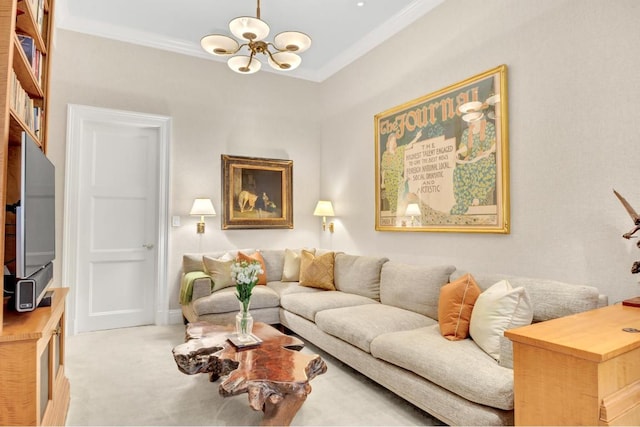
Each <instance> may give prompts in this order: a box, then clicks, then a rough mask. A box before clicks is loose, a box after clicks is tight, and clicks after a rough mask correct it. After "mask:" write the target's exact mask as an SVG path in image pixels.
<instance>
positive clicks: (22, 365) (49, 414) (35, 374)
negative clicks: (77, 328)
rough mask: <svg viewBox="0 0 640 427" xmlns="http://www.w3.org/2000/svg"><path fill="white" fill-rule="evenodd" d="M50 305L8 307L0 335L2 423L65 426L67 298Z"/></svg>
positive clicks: (60, 293) (59, 294) (56, 295)
mask: <svg viewBox="0 0 640 427" xmlns="http://www.w3.org/2000/svg"><path fill="white" fill-rule="evenodd" d="M67 292H68V288H55V289H53V301H52V304H51V307H40V308H37V309H36V310H34V311H32V312H28V313H17V312H12V311H9V310H7V311H5V313H4V314H5V316H4V321H5V326H4V328H3V330H2V333H1V334H0V425H12V426H17V425H30V426H38V425H57V426H60V425H65V420H66V417H67V410H68V408H69V399H70V387H69V380H68V379H67V377H66V375H65V372H64V350H65V330H64V323H65V299H66V296H67Z"/></svg>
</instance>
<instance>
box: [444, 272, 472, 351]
mask: <svg viewBox="0 0 640 427" xmlns="http://www.w3.org/2000/svg"><path fill="white" fill-rule="evenodd" d="M480 292H481V289H480V287H479V286H478V284H477V283H476V281H475V280H473V276H471V275H470V274H466V275H464V276H462V277H461V278H459V279H458V280H454V281H453V282H451V283H448V284H446V285H444V286H443V287H442V288H440V298H439V300H438V323H439V324H440V333H441V334H442V336H443V337H445V338H446V339H448V340H452V341H456V340H462V339H465V338H467V337H468V336H469V321H470V320H471V311H472V310H473V306H474V304H475V303H476V299H478V295H480Z"/></svg>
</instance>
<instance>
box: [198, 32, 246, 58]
mask: <svg viewBox="0 0 640 427" xmlns="http://www.w3.org/2000/svg"><path fill="white" fill-rule="evenodd" d="M200 45H201V46H202V48H203V49H204V50H206V51H207V52H209V53H211V54H213V55H216V56H225V55H233V54H234V53H236V52H237V51H238V50H240V45H239V44H238V42H237V41H235V40H234V39H232V38H231V37H227V36H223V35H222V34H210V35H208V36H204V37H203V38H202V39H201V40H200Z"/></svg>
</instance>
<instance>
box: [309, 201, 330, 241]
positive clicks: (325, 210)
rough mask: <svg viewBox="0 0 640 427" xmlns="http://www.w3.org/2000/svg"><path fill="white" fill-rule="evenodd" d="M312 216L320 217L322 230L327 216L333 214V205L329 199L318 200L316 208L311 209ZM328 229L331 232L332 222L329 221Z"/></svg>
mask: <svg viewBox="0 0 640 427" xmlns="http://www.w3.org/2000/svg"><path fill="white" fill-rule="evenodd" d="M313 215H314V216H321V217H322V231H325V230H326V229H327V217H328V216H335V214H334V213H333V205H332V204H331V202H330V201H329V200H319V201H318V204H317V205H316V209H315V210H314V211H313ZM329 231H330V232H331V233H333V222H330V223H329Z"/></svg>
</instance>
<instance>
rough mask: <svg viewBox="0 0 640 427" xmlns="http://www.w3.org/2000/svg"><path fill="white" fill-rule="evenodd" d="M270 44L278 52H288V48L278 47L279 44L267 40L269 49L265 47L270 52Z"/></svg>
mask: <svg viewBox="0 0 640 427" xmlns="http://www.w3.org/2000/svg"><path fill="white" fill-rule="evenodd" d="M269 46H271V47H272V48H274V49H275V50H276V51H278V52H288V50H287V49H278V46H276V45H275V44H273V43H272V42H267V49H265V50H266V51H267V52H269V49H268V47H269ZM269 56H271V52H269ZM271 59H273V57H271Z"/></svg>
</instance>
